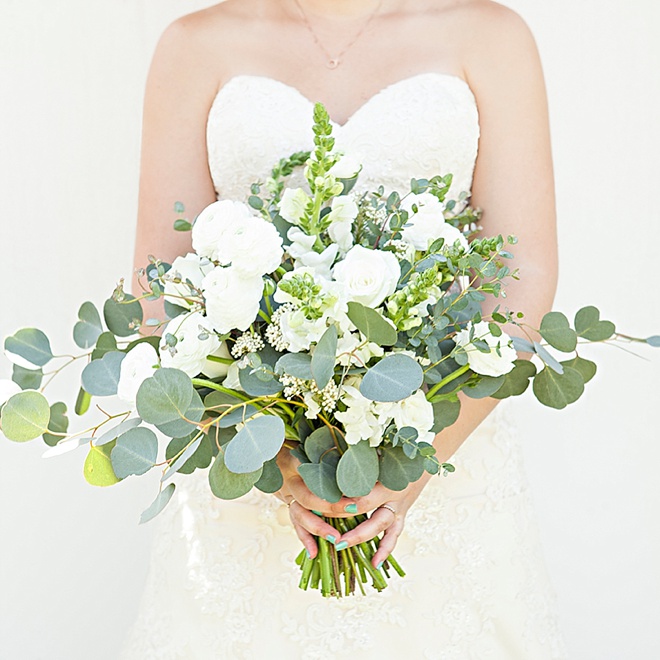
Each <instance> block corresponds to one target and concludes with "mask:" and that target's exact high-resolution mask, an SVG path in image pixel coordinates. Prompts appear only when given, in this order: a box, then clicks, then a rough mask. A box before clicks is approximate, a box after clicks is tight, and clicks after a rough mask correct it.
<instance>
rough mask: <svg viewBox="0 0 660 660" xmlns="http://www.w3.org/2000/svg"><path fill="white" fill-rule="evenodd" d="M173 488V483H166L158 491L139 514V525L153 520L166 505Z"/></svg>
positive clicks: (172, 493) (174, 486)
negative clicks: (154, 497)
mask: <svg viewBox="0 0 660 660" xmlns="http://www.w3.org/2000/svg"><path fill="white" fill-rule="evenodd" d="M175 489H176V485H175V484H168V485H167V486H165V488H163V490H161V491H160V493H158V495H157V497H156V499H155V500H154V501H153V502H152V503H151V504H150V505H149V507H148V508H146V509H145V510H144V511H143V512H142V515H140V525H143V524H144V523H148V522H149V521H150V520H153V519H154V518H155V517H156V516H157V515H158V514H159V513H160V512H161V511H162V510H163V509H164V508H165V507H166V506H167V505H168V503H169V501H170V500H171V499H172V495H174V490H175Z"/></svg>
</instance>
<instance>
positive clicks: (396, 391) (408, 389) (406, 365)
mask: <svg viewBox="0 0 660 660" xmlns="http://www.w3.org/2000/svg"><path fill="white" fill-rule="evenodd" d="M423 381H424V372H423V370H422V368H421V367H420V366H419V364H418V362H417V361H416V360H413V359H412V358H411V357H409V356H408V355H404V354H402V353H392V354H390V355H388V356H387V357H385V358H383V359H382V360H380V362H378V363H377V364H376V365H374V366H373V367H371V368H370V369H368V370H367V373H366V374H365V375H364V378H363V379H362V382H361V384H360V392H361V394H362V395H363V396H365V397H366V398H367V399H371V400H372V401H382V402H393V401H401V400H402V399H405V398H407V397H409V396H410V395H411V394H412V393H413V392H415V391H416V390H418V389H419V388H420V387H421V385H422V382H423Z"/></svg>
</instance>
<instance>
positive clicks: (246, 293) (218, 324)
mask: <svg viewBox="0 0 660 660" xmlns="http://www.w3.org/2000/svg"><path fill="white" fill-rule="evenodd" d="M202 290H203V291H204V298H205V300H206V314H207V316H208V318H209V321H210V323H211V324H212V326H213V328H214V329H215V330H217V331H218V332H219V333H220V334H224V333H226V332H229V331H230V330H247V329H248V328H249V327H250V325H251V324H252V323H253V322H254V320H255V318H256V316H257V314H258V313H259V304H260V302H261V296H262V294H263V290H264V283H263V279H262V278H261V276H260V275H255V276H252V277H245V276H244V275H242V274H241V273H239V272H238V271H237V270H236V269H235V268H234V267H233V266H230V267H229V268H223V267H221V266H218V267H217V268H214V269H213V270H212V271H211V272H210V273H209V274H208V275H207V276H206V277H205V278H204V280H203V281H202Z"/></svg>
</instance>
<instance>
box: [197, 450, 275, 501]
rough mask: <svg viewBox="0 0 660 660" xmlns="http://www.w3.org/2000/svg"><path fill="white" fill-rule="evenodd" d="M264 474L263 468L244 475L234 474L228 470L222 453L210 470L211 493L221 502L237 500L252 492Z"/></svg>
mask: <svg viewBox="0 0 660 660" xmlns="http://www.w3.org/2000/svg"><path fill="white" fill-rule="evenodd" d="M262 472H263V468H262V467H259V468H258V469H257V470H255V471H254V472H246V473H243V474H237V473H236V472H232V471H230V470H228V469H227V466H226V465H225V457H224V454H223V453H222V452H220V453H219V454H218V455H217V456H216V457H215V460H214V461H213V465H211V469H210V470H209V485H210V486H211V492H212V493H213V494H214V495H215V496H216V497H219V498H220V499H221V500H235V499H236V498H237V497H242V496H243V495H245V494H246V493H249V492H250V490H252V486H254V484H256V483H257V481H259V479H260V477H261V474H262Z"/></svg>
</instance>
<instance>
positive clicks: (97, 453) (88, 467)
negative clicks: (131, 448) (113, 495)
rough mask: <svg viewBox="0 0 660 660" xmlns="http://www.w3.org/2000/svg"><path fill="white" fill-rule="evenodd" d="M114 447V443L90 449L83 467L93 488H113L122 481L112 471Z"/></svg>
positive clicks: (86, 477)
mask: <svg viewBox="0 0 660 660" xmlns="http://www.w3.org/2000/svg"><path fill="white" fill-rule="evenodd" d="M114 447H115V442H114V441H113V442H111V443H109V444H107V445H103V446H102V447H90V450H89V453H88V454H87V458H86V459H85V465H84V466H83V474H84V476H85V480H86V481H87V483H89V484H91V485H92V486H101V487H105V486H113V485H114V484H116V483H119V482H120V481H121V479H120V478H119V477H118V476H117V475H116V474H115V472H114V470H113V469H112V461H111V460H110V455H111V453H112V450H113V449H114Z"/></svg>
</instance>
